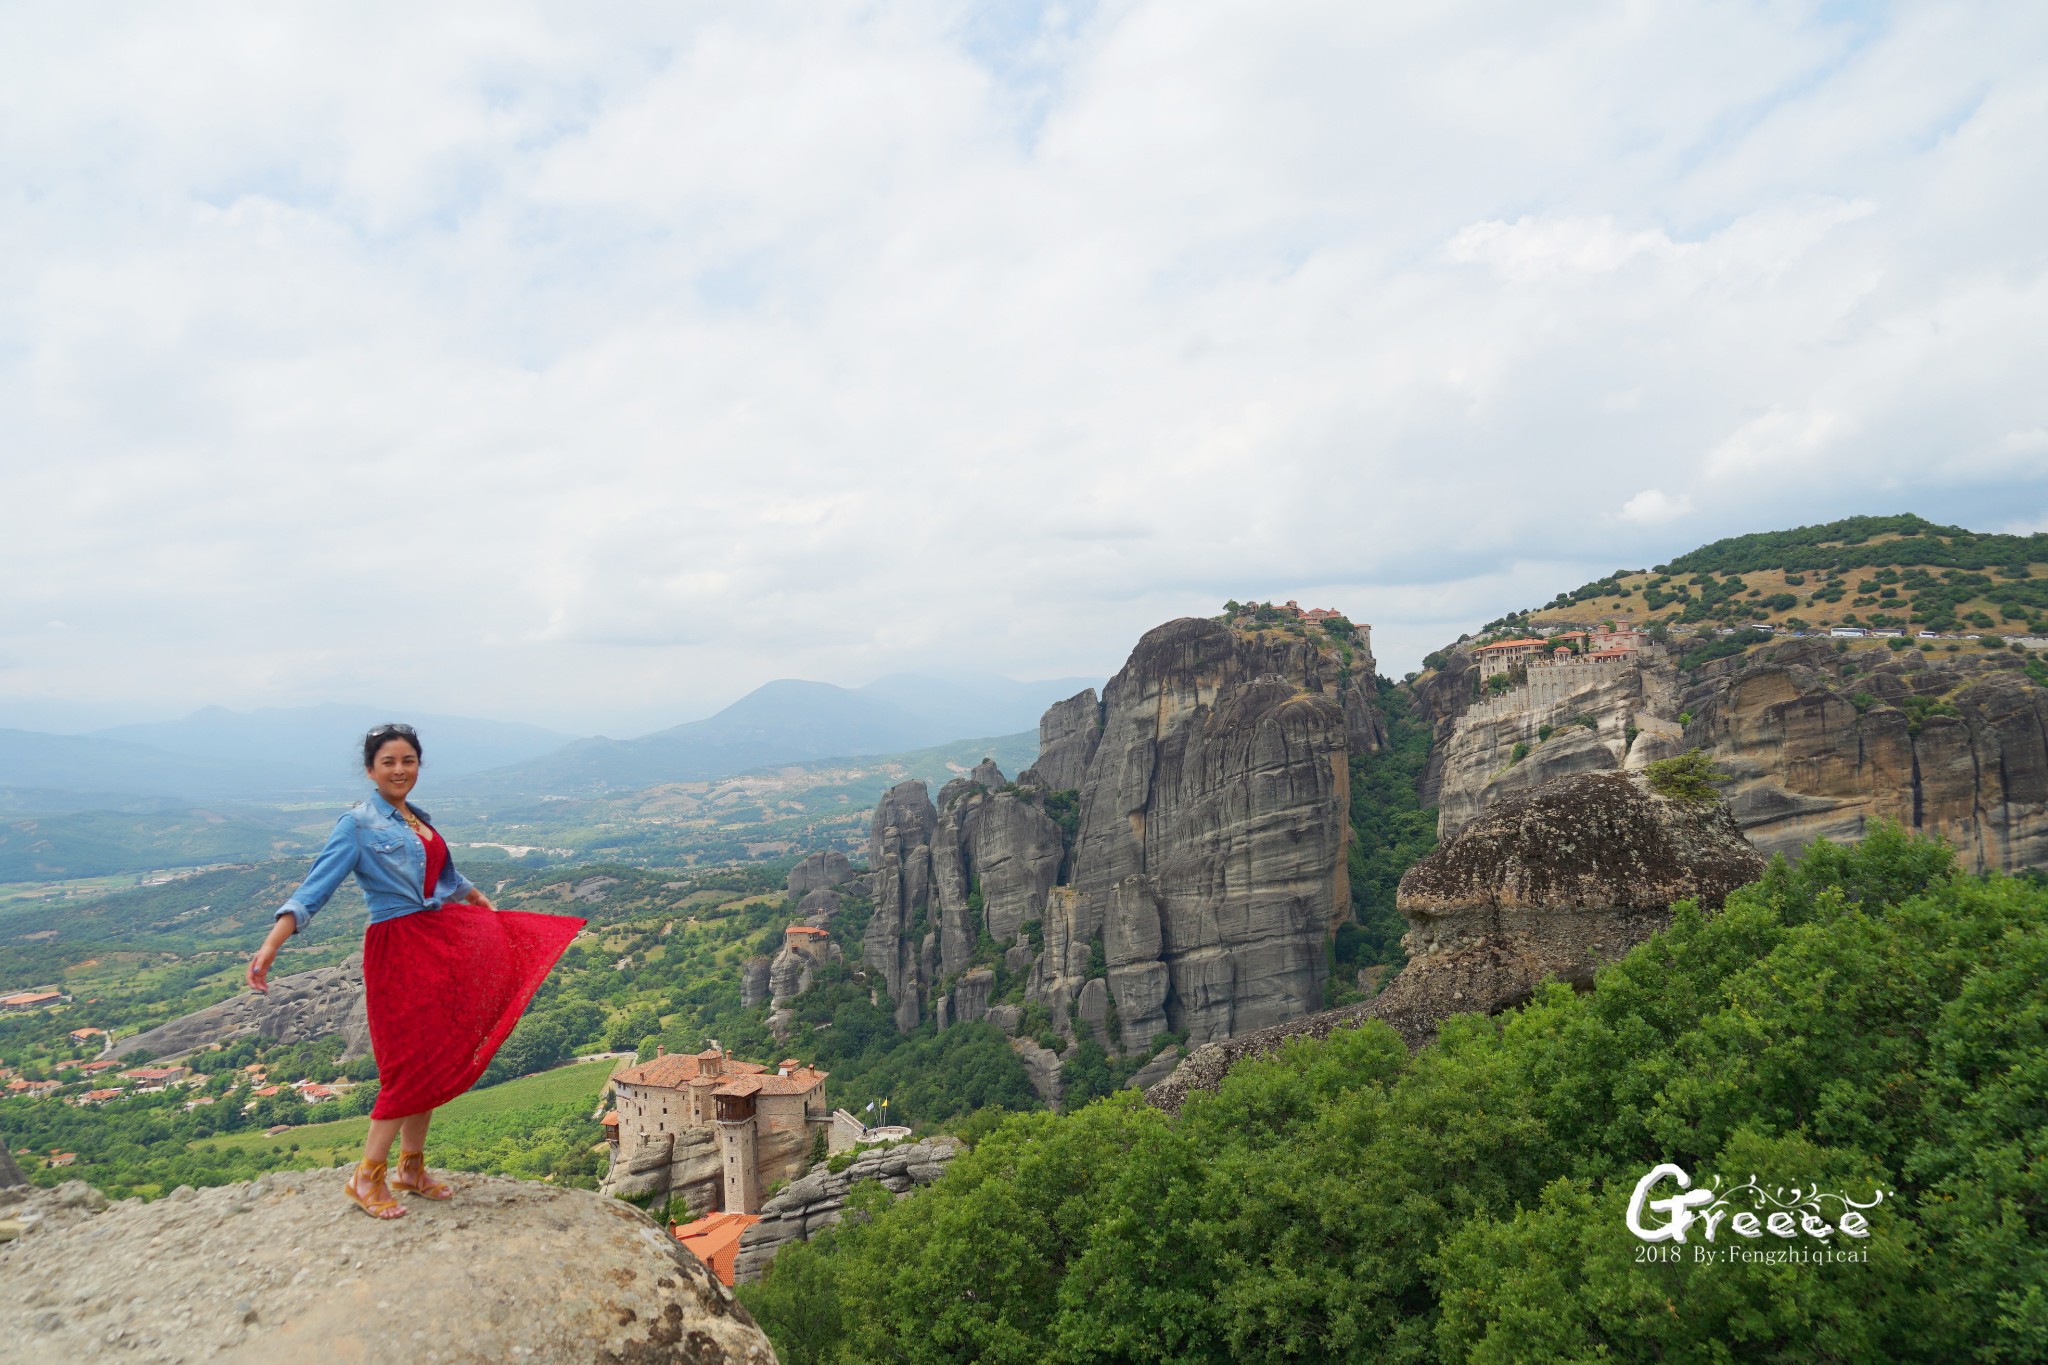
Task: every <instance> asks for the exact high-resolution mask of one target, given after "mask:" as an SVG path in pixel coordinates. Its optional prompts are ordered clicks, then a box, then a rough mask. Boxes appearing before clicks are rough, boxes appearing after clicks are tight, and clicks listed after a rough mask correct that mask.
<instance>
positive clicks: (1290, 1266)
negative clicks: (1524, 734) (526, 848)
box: [747, 829, 2048, 1365]
mask: <svg viewBox="0 0 2048 1365" xmlns="http://www.w3.org/2000/svg"><path fill="white" fill-rule="evenodd" d="M2044 1031H2048V889H2044V888H2043V887H2041V886H2040V885H2038V884H2036V883H2033V882H2030V881H2026V880H2019V879H2011V878H2006V877H2002V876H1997V875H1993V876H1989V877H1982V878H1980V877H1974V876H1966V875H1960V874H1958V873H1957V871H1956V870H1955V864H1954V859H1953V857H1952V855H1951V853H1950V852H1949V850H1947V849H1946V848H1945V847H1943V846H1941V845H1939V844H1935V843H1932V842H1925V841H1917V840H1913V839H1910V838H1908V837H1907V836H1905V835H1904V834H1902V833H1900V832H1899V831H1897V830H1895V829H1885V830H1882V831H1880V832H1878V833H1877V834H1875V835H1873V836H1872V837H1871V838H1869V839H1868V840H1866V841H1865V842H1864V843H1863V844H1862V845H1861V846H1859V847H1856V848H1839V847H1836V846H1833V845H1829V844H1824V843H1823V844H1816V845H1815V846H1813V847H1812V848H1811V849H1809V850H1808V851H1807V853H1806V856H1805V858H1804V859H1803V861H1802V862H1801V863H1800V864H1799V865H1798V866H1796V867H1788V866H1787V865H1785V864H1784V863H1783V862H1782V861H1780V862H1777V863H1775V864H1773V866H1772V868H1771V869H1770V871H1769V872H1768V873H1767V874H1766V876H1765V877H1764V879H1763V880H1762V881H1761V882H1759V883H1757V884H1755V885H1753V886H1750V887H1747V888H1744V889H1743V890H1741V891H1738V892H1737V893H1735V894H1734V895H1733V896H1731V897H1730V898H1729V901H1728V903H1727V906H1726V908H1725V909H1724V910H1723V912H1722V913H1721V914H1719V915H1717V916H1714V917H1712V918H1707V917H1703V916H1701V915H1700V914H1698V913H1697V912H1695V911H1693V910H1692V909H1691V908H1690V907H1681V909H1680V913H1679V915H1678V917H1677V919H1676V921H1675V922H1674V923H1673V925H1672V927H1671V928H1670V929H1669V930H1667V931H1666V932H1664V933H1663V934H1660V935H1658V936H1657V937H1655V938H1653V939H1651V940H1650V941H1649V942H1647V943H1645V944H1643V945H1641V946H1640V947H1638V948H1637V949H1636V950H1635V951H1633V952H1632V953H1630V954H1629V955H1628V956H1627V957H1626V958H1625V959H1624V960H1622V961H1621V962H1619V963H1617V964H1615V965H1614V966H1612V967H1611V968H1608V969H1606V970H1604V971H1603V972H1602V973H1601V974H1600V976H1599V979H1598V988H1597V989H1596V990H1595V991H1593V992H1592V993H1590V994H1583V995H1581V994H1575V993H1573V992H1572V991H1570V990H1569V989H1566V988H1563V987H1552V988H1548V989H1547V990H1546V991H1545V992H1544V993H1542V994H1541V995H1539V996H1538V998H1537V999H1536V1000H1535V1001H1533V1002H1532V1003H1531V1004H1529V1005H1528V1006H1526V1007H1524V1008H1523V1009H1521V1010H1519V1011H1516V1012H1514V1013H1512V1014H1510V1015H1506V1016H1503V1017H1501V1018H1499V1019H1495V1020H1489V1019H1484V1018H1479V1017H1472V1016H1463V1017H1459V1018H1457V1019H1454V1020H1452V1021H1451V1022H1450V1024H1449V1026H1448V1027H1446V1028H1445V1029H1444V1030H1443V1033H1442V1035H1441V1038H1440V1040H1439V1042H1438V1043H1437V1044H1435V1045H1434V1046H1432V1047H1430V1048H1428V1049H1425V1050H1424V1051H1423V1052H1422V1053H1420V1054H1418V1055H1417V1056H1415V1057H1414V1058H1413V1059H1412V1060H1411V1059H1410V1057H1409V1055H1408V1053H1407V1051H1406V1049H1405V1048H1404V1047H1403V1046H1402V1045H1401V1043H1400V1042H1399V1040H1398V1039H1397V1038H1396V1037H1395V1035H1394V1034H1393V1033H1392V1032H1391V1031H1389V1030H1386V1029H1384V1028H1382V1027H1379V1026H1377V1025H1374V1026H1368V1027H1366V1028H1363V1029H1359V1030H1355V1031H1349V1032H1340V1033H1338V1034H1336V1035H1334V1036H1332V1037H1331V1038H1329V1039H1328V1040H1327V1041H1324V1042H1321V1043H1308V1042H1303V1043H1297V1044H1294V1045H1291V1046H1290V1047H1288V1048H1287V1049H1286V1050H1285V1051H1284V1052H1283V1053H1282V1054H1281V1055H1279V1056H1278V1057H1276V1058H1274V1059H1271V1060H1268V1061H1263V1062H1258V1063H1248V1064H1245V1065H1242V1066H1240V1067H1239V1068H1238V1069H1236V1070H1235V1071H1233V1072H1232V1073H1231V1074H1230V1075H1229V1077H1228V1078H1227V1079H1226V1080H1225V1081H1224V1083H1223V1085H1222V1087H1221V1089H1220V1090H1218V1091H1217V1092H1215V1093H1214V1094H1209V1095H1196V1096H1193V1097H1191V1098H1190V1099H1189V1101H1188V1103H1187V1106H1186V1108H1185V1110H1184V1111H1183V1114H1182V1116H1181V1117H1180V1118H1179V1119H1178V1120H1175V1119H1170V1118H1168V1117H1167V1116H1165V1115H1164V1114H1161V1113H1159V1112H1158V1111H1155V1110H1152V1109H1149V1108H1147V1107H1145V1106H1144V1105H1143V1104H1142V1103H1140V1102H1138V1101H1137V1099H1136V1098H1135V1097H1130V1096H1118V1097H1115V1098H1112V1099H1108V1100H1105V1101H1101V1102H1098V1103H1096V1104H1093V1105H1090V1106H1088V1107H1087V1108H1085V1109H1082V1110H1080V1111H1079V1112H1076V1113H1072V1114H1068V1115H1063V1116H1055V1115H1044V1114H1033V1115H1025V1116H1021V1117H1018V1118H1014V1119H1011V1120H1009V1121H1007V1122H1006V1123H1004V1124H1003V1125H1002V1126H1001V1127H1000V1128H998V1129H997V1130H996V1131H994V1132H993V1133H992V1134H991V1135H989V1136H988V1137H986V1138H984V1139H983V1140H982V1141H981V1142H980V1143H979V1144H978V1145H977V1146H976V1148H975V1149H974V1151H972V1152H971V1153H969V1154H968V1155H966V1156H964V1157H962V1158H960V1159H959V1160H958V1161H957V1162H955V1164H954V1165H953V1167H952V1169H951V1171H950V1172H949V1173H948V1175H947V1176H946V1178H945V1179H944V1180H943V1181H942V1182H940V1183H939V1184H938V1185H936V1186H934V1187H933V1188H932V1189H931V1190H929V1191H927V1192H925V1193H923V1194H921V1195H919V1196H918V1197H917V1198H915V1199H910V1200H906V1201H904V1202H903V1203H901V1204H899V1205H896V1206H894V1207H890V1208H879V1207H877V1208H875V1209H873V1210H872V1211H871V1212H870V1213H869V1214H868V1216H866V1217H865V1219H855V1220H850V1223H849V1225H848V1226H844V1227H842V1228H841V1229H839V1230H837V1231H835V1232H833V1233H830V1234H828V1235H827V1236H825V1237H823V1238H820V1239H819V1240H818V1241H816V1242H813V1243H811V1244H809V1245H807V1246H799V1247H792V1248H790V1249H789V1250H788V1251H786V1252H785V1253H783V1256H782V1258H781V1259H780V1260H779V1261H778V1262H777V1263H776V1265H775V1267H774V1269H773V1271H772V1272H771V1275H770V1277H769V1279H768V1280H767V1281H766V1282H765V1283H764V1284H763V1285H761V1286H759V1287H757V1288H756V1289H753V1290H750V1291H749V1292H748V1295H747V1298H748V1303H749V1306H750V1307H752V1308H753V1310H754V1311H755V1313H756V1315H757V1316H758V1317H759V1318H760V1320H761V1321H762V1323H763V1325H764V1326H766V1327H767V1329H768V1331H769V1333H770V1335H771V1336H774V1337H775V1338H776V1340H777V1344H778V1347H779V1348H780V1349H781V1351H782V1353H783V1359H784V1360H785V1361H789V1362H792V1363H793V1365H794V1363H795V1362H809V1361H884V1360H886V1361H955V1360H983V1361H1019V1362H1023V1361H1042V1360H1084V1359H1085V1360H1166V1359H1174V1360H1216V1361H1224V1360H1259V1361H1264V1360H1274V1361H1277V1360H1294V1359H1330V1358H1342V1359H1355V1360H1383V1361H1432V1360H1443V1361H1452V1360H1457V1361H1507V1360H1515V1361H1562V1360H1585V1359H1592V1358H1595V1357H1600V1358H1608V1357H1612V1358H1630V1359H1642V1358H1656V1359H1662V1360H1680V1361H1694V1360H1697V1361H1710V1360H1712V1361H1719V1360H1726V1359H1730V1358H1736V1359H1774V1360H1793V1359H1843V1360H1856V1359H1891V1360H1952V1359H1959V1358H1972V1359H1978V1360H2021V1359H2039V1358H2040V1357H2041V1355H2042V1353H2043V1352H2044V1350H2048V1252H2044V1250H2043V1248H2044V1247H2048V1185H2044V1183H2043V1178H2042V1175H2041V1170H2040V1162H2039V1153H2040V1152H2041V1150H2042V1149H2043V1145H2044V1143H2048V1112H2044V1111H2043V1109H2042V1107H2041V1096H2042V1094H2043V1093H2044V1091H2048V1070H2044V1058H2048V1049H2044V1047H2043V1038H2044ZM1666 1161H1669V1162H1675V1163H1677V1164H1678V1165H1680V1166H1681V1167H1683V1168H1684V1169H1686V1170H1687V1171H1688V1172H1690V1173H1692V1174H1693V1175H1694V1176H1695V1177H1698V1178H1701V1179H1704V1178H1706V1177H1707V1176H1708V1175H1709V1174H1712V1175H1715V1176H1718V1177H1720V1178H1721V1179H1722V1181H1723V1183H1724V1185H1735V1184H1738V1183H1740V1182H1742V1181H1743V1180H1745V1179H1746V1178H1748V1177H1750V1176H1752V1175H1754V1176H1755V1177H1756V1178H1757V1179H1758V1180H1759V1181H1761V1182H1763V1183H1764V1184H1765V1186H1766V1187H1769V1186H1773V1185H1780V1186H1785V1187H1791V1186H1804V1187H1807V1188H1808V1189H1811V1188H1813V1187H1814V1186H1816V1185H1817V1186H1818V1187H1820V1188H1821V1189H1823V1190H1827V1191H1831V1192H1842V1193H1846V1194H1849V1195H1851V1196H1853V1197H1856V1198H1859V1199H1867V1198H1868V1197H1869V1195H1870V1194H1871V1192H1872V1191H1873V1190H1875V1189H1878V1188H1881V1189H1883V1190H1886V1191H1889V1192H1890V1193H1889V1194H1888V1195H1887V1197H1886V1198H1885V1200H1884V1202H1883V1203H1882V1204H1880V1205H1878V1206H1877V1207H1876V1208H1874V1209H1872V1210H1870V1212H1869V1215H1868V1226H1869V1234H1870V1235H1869V1237H1868V1239H1867V1240H1863V1241H1856V1242H1853V1244H1852V1246H1853V1249H1854V1250H1856V1251H1859V1252H1867V1256H1868V1259H1867V1261H1857V1262H1848V1263H1836V1264H1803V1265H1802V1264H1785V1263H1782V1262H1779V1263H1770V1262H1766V1261H1764V1260H1763V1259H1762V1258H1759V1259H1758V1260H1756V1261H1737V1262H1733V1263H1730V1262H1728V1261H1726V1260H1725V1259H1724V1260H1721V1261H1717V1262H1715V1263H1702V1262H1698V1261H1696V1260H1695V1259H1693V1256H1692V1255H1691V1254H1690V1253H1691V1251H1692V1248H1691V1247H1688V1248H1687V1249H1686V1250H1687V1252H1688V1254H1687V1255H1686V1256H1685V1257H1684V1258H1683V1259H1654V1260H1653V1259H1647V1258H1646V1257H1645V1255H1644V1252H1645V1248H1646V1246H1647V1245H1648V1244H1646V1243H1643V1242H1641V1241H1639V1240H1637V1238H1636V1237H1635V1236H1633V1235H1632V1234H1631V1233H1630V1232H1629V1231H1628V1229H1627V1227H1626V1226H1625V1222H1624V1213H1625V1208H1626V1206H1627V1204H1628V1202H1629V1197H1630V1194H1631V1192H1632V1190H1633V1189H1634V1188H1635V1186H1636V1184H1637V1182H1638V1181H1639V1180H1640V1179H1641V1178H1642V1177H1643V1176H1644V1175H1645V1174H1646V1173H1647V1172H1648V1171H1649V1170H1650V1169H1651V1168H1652V1167H1653V1166H1655V1165H1657V1164H1658V1163H1660V1162H1666ZM1808 1240H1809V1241H1810V1240H1811V1239H1808ZM1834 1240H1835V1241H1837V1242H1843V1243H1850V1239H1849V1238H1848V1237H1847V1236H1845V1235H1838V1236H1836V1237H1835V1239H1834ZM1692 1241H1693V1243H1694V1245H1695V1246H1699V1245H1705V1243H1704V1242H1703V1241H1702V1239H1701V1238H1700V1236H1699V1235H1698V1232H1697V1230H1695V1233H1694V1237H1693V1239H1692ZM1766 1243H1768V1244H1769V1245H1770V1246H1773V1247H1784V1246H1787V1245H1789V1244H1788V1243H1787V1242H1786V1241H1785V1240H1783V1239H1782V1238H1779V1237H1776V1236H1774V1235H1771V1234H1768V1233H1766V1234H1764V1236H1763V1240H1761V1241H1744V1240H1743V1239H1742V1238H1740V1237H1738V1236H1736V1235H1735V1234H1734V1233H1732V1232H1731V1231H1730V1229H1729V1228H1728V1227H1723V1228H1722V1230H1721V1235H1720V1238H1719V1240H1718V1241H1717V1242H1716V1243H1715V1244H1714V1245H1715V1246H1716V1247H1718V1248H1721V1249H1723V1250H1724V1251H1725V1250H1726V1249H1727V1248H1728V1247H1730V1246H1731V1245H1733V1244H1740V1245H1742V1246H1745V1247H1750V1248H1760V1247H1763V1246H1765V1245H1766ZM1671 1245H1672V1244H1670V1243H1665V1244H1664V1246H1666V1247H1669V1246H1671ZM799 1291H800V1293H799ZM842 1310H843V1311H842Z"/></svg>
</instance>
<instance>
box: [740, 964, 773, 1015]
mask: <svg viewBox="0 0 2048 1365" xmlns="http://www.w3.org/2000/svg"><path fill="white" fill-rule="evenodd" d="M774 965H775V960H774V959H773V958H768V957H750V958H748V959H747V960H746V961H745V962H743V963H741V964H740V1003H741V1004H742V1005H744V1006H746V1007H747V1008H748V1009H752V1008H754V1006H756V1005H765V1004H767V1003H768V983H769V978H770V975H771V973H772V970H773V968H774Z"/></svg>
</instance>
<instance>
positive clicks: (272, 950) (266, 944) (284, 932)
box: [248, 915, 299, 995]
mask: <svg viewBox="0 0 2048 1365" xmlns="http://www.w3.org/2000/svg"><path fill="white" fill-rule="evenodd" d="M297 932H299V922H298V920H297V919H295V918H294V917H292V916H291V915H279V916H278V917H277V919H276V920H275V921H274V922H273V923H272V924H271V926H270V934H269V936H268V937H266V938H265V939H264V940H263V946H262V947H261V948H258V949H257V950H256V952H255V953H254V955H252V956H251V957H250V959H249V971H248V981H249V989H250V990H252V991H256V992H257V993H259V994H262V995H268V994H270V979H269V978H270V968H271V964H273V963H275V962H276V961H277V950H278V949H279V948H282V947H283V946H284V941H285V940H286V939H288V938H290V937H291V936H292V935H293V934H296V933H297Z"/></svg>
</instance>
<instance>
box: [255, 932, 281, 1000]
mask: <svg viewBox="0 0 2048 1365" xmlns="http://www.w3.org/2000/svg"><path fill="white" fill-rule="evenodd" d="M275 961H277V949H275V948H273V947H271V946H270V945H269V944H268V943H266V944H264V945H263V946H262V947H261V948H258V949H257V950H256V952H255V955H254V956H252V957H251V958H250V959H249V989H250V990H252V991H257V992H260V993H261V994H264V995H268V994H270V984H269V982H268V980H267V979H266V978H268V977H269V975H270V964H271V963H273V962H275Z"/></svg>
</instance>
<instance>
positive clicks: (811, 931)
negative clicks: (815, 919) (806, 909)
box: [782, 924, 830, 938]
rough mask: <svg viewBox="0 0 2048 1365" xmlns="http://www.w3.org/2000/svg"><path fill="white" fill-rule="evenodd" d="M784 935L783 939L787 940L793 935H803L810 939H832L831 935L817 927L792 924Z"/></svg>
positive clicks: (785, 930)
mask: <svg viewBox="0 0 2048 1365" xmlns="http://www.w3.org/2000/svg"><path fill="white" fill-rule="evenodd" d="M782 933H783V937H785V938H787V937H788V936H789V935H791V934H803V935H805V936H807V937H810V938H828V937H830V935H828V934H827V933H826V932H825V931H824V930H823V929H820V928H818V927H817V926H816V925H811V924H792V925H790V926H789V927H788V928H787V929H784V930H783V931H782Z"/></svg>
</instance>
